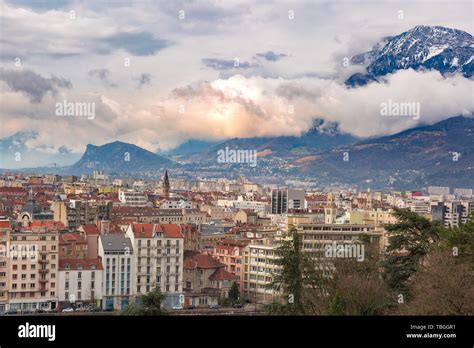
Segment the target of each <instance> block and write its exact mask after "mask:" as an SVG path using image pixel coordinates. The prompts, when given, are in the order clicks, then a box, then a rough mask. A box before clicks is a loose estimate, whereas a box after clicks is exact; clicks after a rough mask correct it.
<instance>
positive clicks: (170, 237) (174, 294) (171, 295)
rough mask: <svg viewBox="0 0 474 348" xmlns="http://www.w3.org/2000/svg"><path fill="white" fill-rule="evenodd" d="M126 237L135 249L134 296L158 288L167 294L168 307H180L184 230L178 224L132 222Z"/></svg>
mask: <svg viewBox="0 0 474 348" xmlns="http://www.w3.org/2000/svg"><path fill="white" fill-rule="evenodd" d="M126 235H127V237H128V238H130V240H131V242H132V244H133V248H134V250H135V253H134V262H133V267H134V268H133V273H134V275H135V276H134V278H133V288H134V293H135V295H136V296H137V297H138V296H139V295H141V294H146V293H148V292H149V291H151V290H153V289H154V288H155V287H158V288H160V290H161V292H162V293H164V294H166V299H165V301H164V306H165V307H167V308H170V307H173V306H175V305H178V304H180V295H181V294H182V291H183V255H184V236H183V234H182V233H181V227H180V226H179V225H176V224H163V225H160V224H154V223H132V224H130V225H129V227H128V229H127V232H126Z"/></svg>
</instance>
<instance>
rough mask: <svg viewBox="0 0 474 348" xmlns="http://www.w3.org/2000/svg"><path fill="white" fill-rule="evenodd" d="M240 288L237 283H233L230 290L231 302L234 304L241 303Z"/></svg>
mask: <svg viewBox="0 0 474 348" xmlns="http://www.w3.org/2000/svg"><path fill="white" fill-rule="evenodd" d="M239 298H240V296H239V286H238V285H237V283H236V282H233V283H232V286H231V287H230V290H229V300H230V302H231V303H232V304H234V303H238V302H239Z"/></svg>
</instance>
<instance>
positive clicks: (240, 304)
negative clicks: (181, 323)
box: [232, 303, 244, 308]
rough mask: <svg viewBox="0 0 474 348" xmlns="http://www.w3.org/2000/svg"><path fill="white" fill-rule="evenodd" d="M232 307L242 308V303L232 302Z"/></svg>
mask: <svg viewBox="0 0 474 348" xmlns="http://www.w3.org/2000/svg"><path fill="white" fill-rule="evenodd" d="M232 307H233V308H244V305H243V304H242V303H234V304H233V305H232Z"/></svg>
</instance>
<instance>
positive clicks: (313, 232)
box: [296, 224, 387, 258]
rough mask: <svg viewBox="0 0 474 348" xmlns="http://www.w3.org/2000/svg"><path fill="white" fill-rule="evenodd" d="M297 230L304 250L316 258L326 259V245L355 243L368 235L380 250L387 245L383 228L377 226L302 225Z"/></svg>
mask: <svg viewBox="0 0 474 348" xmlns="http://www.w3.org/2000/svg"><path fill="white" fill-rule="evenodd" d="M296 228H297V231H298V234H299V235H300V236H301V239H302V243H303V249H302V250H303V251H304V252H306V253H307V254H308V255H309V256H311V257H316V258H320V257H324V251H325V246H326V245H328V244H329V245H333V244H334V243H336V244H344V243H355V242H356V241H358V240H359V239H360V237H361V235H367V236H368V237H369V238H370V241H371V243H372V244H373V245H375V246H377V247H378V248H379V249H380V250H383V248H385V246H386V245H387V244H386V242H387V241H386V236H385V233H384V230H383V228H381V227H376V226H375V225H356V224H300V225H298V226H296Z"/></svg>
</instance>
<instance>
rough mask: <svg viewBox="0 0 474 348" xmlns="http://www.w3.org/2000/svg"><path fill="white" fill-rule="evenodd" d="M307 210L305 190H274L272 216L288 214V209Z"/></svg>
mask: <svg viewBox="0 0 474 348" xmlns="http://www.w3.org/2000/svg"><path fill="white" fill-rule="evenodd" d="M304 208H305V190H303V189H292V188H281V189H273V190H272V210H271V213H272V214H286V213H288V209H304Z"/></svg>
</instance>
